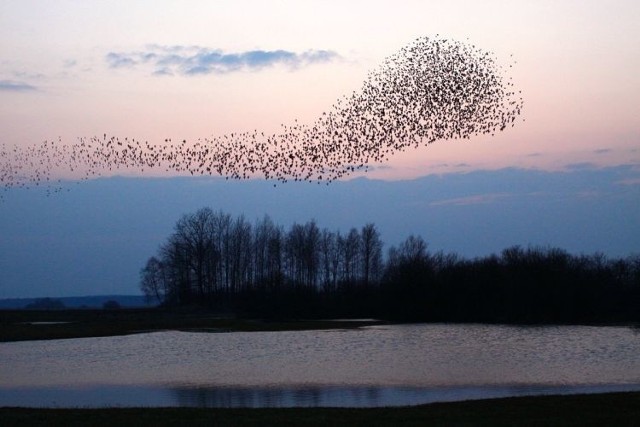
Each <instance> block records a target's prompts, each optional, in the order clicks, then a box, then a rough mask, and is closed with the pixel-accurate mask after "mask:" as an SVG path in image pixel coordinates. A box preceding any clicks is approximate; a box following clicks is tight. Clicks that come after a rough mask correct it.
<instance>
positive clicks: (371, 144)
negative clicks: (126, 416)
mask: <svg viewBox="0 0 640 427" xmlns="http://www.w3.org/2000/svg"><path fill="white" fill-rule="evenodd" d="M507 77H508V76H507V73H505V69H504V68H503V67H502V66H500V65H498V64H497V62H496V60H495V58H494V57H493V55H492V54H491V53H489V52H485V51H483V50H481V49H479V48H476V47H475V46H474V45H470V44H467V43H462V42H457V41H451V40H446V39H441V38H439V37H437V36H436V37H435V38H428V37H422V38H418V39H417V40H415V41H414V42H413V43H411V44H410V45H408V46H406V47H404V48H402V49H401V50H400V51H399V52H397V53H396V54H394V55H392V56H390V57H388V58H387V59H386V60H385V61H384V62H383V64H382V65H381V66H380V67H379V68H378V69H377V70H375V71H373V72H371V73H369V75H368V76H367V79H366V80H365V82H364V84H363V86H362V89H361V90H360V91H359V92H353V93H352V94H351V95H348V96H345V97H343V98H341V99H339V100H338V101H337V102H336V103H335V104H334V105H332V106H331V109H329V110H328V111H327V112H324V113H322V115H321V116H320V117H319V118H318V119H317V120H316V121H315V122H314V123H312V124H300V123H298V122H297V121H295V122H294V124H293V125H289V126H286V125H282V128H281V131H280V132H278V133H275V134H265V133H264V132H259V131H257V130H255V131H253V132H244V133H231V134H227V135H222V136H218V137H213V138H207V139H201V140H198V141H197V142H195V143H188V142H187V141H185V140H183V141H181V142H178V143H175V142H173V141H171V140H165V141H164V142H163V143H158V144H151V143H149V142H146V141H145V142H142V141H138V140H135V139H129V138H124V139H119V138H115V137H110V138H109V137H107V135H106V134H105V135H104V136H103V137H93V138H80V139H79V140H78V141H77V142H75V143H73V144H63V143H62V141H60V140H58V141H45V142H42V143H41V144H38V145H33V146H28V147H22V146H21V147H18V146H16V147H11V148H7V147H5V146H3V145H0V184H1V185H2V187H4V189H5V190H7V189H9V188H12V187H31V186H36V185H43V186H46V187H47V191H48V193H51V192H56V191H60V190H61V189H62V186H61V184H60V181H59V180H56V179H55V178H54V174H59V173H60V172H61V171H62V172H65V171H66V172H74V171H76V172H78V171H80V172H81V173H82V174H83V176H82V178H81V179H90V178H93V177H98V176H104V175H110V174H113V173H115V171H117V170H121V169H123V168H126V169H135V170H137V171H139V172H143V173H144V172H145V171H152V170H161V171H167V172H176V173H179V174H188V175H220V176H224V177H226V178H227V179H247V178H254V177H264V178H265V179H269V180H275V181H279V182H282V183H285V182H287V181H289V180H294V181H311V182H318V183H323V182H324V183H327V184H328V183H330V182H332V181H334V180H336V179H340V178H342V177H344V176H346V175H348V174H351V173H353V172H355V171H357V170H366V169H367V168H368V167H370V166H371V165H373V164H379V163H382V162H385V161H387V160H388V159H389V158H390V157H391V156H392V155H393V154H394V153H397V152H400V151H404V150H406V149H407V148H410V147H418V146H420V145H426V144H430V143H432V142H434V141H438V140H450V139H460V138H470V137H471V136H474V135H480V134H491V135H493V134H495V133H496V132H499V131H503V130H505V129H506V128H507V127H512V126H514V125H515V123H516V118H517V117H518V116H519V115H520V114H521V111H522V107H523V99H522V97H521V96H520V94H519V92H518V93H516V91H515V90H514V85H513V82H512V80H511V78H510V77H508V78H507ZM274 185H275V184H274Z"/></svg>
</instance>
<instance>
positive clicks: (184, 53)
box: [105, 45, 340, 76]
mask: <svg viewBox="0 0 640 427" xmlns="http://www.w3.org/2000/svg"><path fill="white" fill-rule="evenodd" d="M339 58H340V55H338V54H337V53H336V52H334V51H330V50H307V51H305V52H301V53H297V52H291V51H287V50H250V51H245V52H231V53H226V52H224V51H222V50H219V49H208V48H202V47H198V46H158V45H151V46H148V47H147V50H145V51H138V52H109V53H108V54H107V55H106V56H105V60H106V62H107V64H108V66H109V67H110V68H133V67H136V66H144V67H151V69H152V71H151V73H152V74H154V75H186V76H193V75H202V74H224V73H230V72H234V71H241V70H254V71H255V70H260V69H263V68H267V67H271V66H274V65H284V66H287V67H289V68H292V69H296V68H299V67H303V66H307V65H311V64H317V63H324V62H330V61H333V60H336V59H339Z"/></svg>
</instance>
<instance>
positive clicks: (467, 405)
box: [0, 392, 640, 427]
mask: <svg viewBox="0 0 640 427" xmlns="http://www.w3.org/2000/svg"><path fill="white" fill-rule="evenodd" d="M639 423H640V392H622V393H620V392H616V393H598V394H576V395H545V396H528V397H509V398H499V399H483V400H468V401H461V402H442V403H431V404H425V405H417V406H406V407H385V408H355V409H354V408H268V409H266V408H260V409H244V408H242V409H238V408H215V409H208V408H166V407H165V408H141V407H139V408H102V409H60V408H47V409H35V408H24V407H0V424H2V425H3V426H6V427H10V426H22V425H30V426H45V425H46V426H58V425H59V426H69V425H71V426H73V425H92V426H112V425H136V426H147V425H149V426H156V427H157V426H173V425H196V426H199V425H212V424H213V425H220V426H226V425H229V426H231V425H233V426H249V425H311V426H315V425H318V426H320V425H322V426H325V425H333V426H343V425H344V426H351V425H378V426H387V425H388V426H395V425H416V426H418V425H430V424H437V425H491V426H496V425H498V426H502V425H505V426H506V425H540V426H543V425H544V426H548V425H576V426H577V425H581V426H583V425H621V426H624V425H638V424H639Z"/></svg>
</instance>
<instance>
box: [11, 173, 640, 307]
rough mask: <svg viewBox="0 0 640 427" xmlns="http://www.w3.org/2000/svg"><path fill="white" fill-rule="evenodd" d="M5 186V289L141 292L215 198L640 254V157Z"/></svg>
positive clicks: (389, 236)
mask: <svg viewBox="0 0 640 427" xmlns="http://www.w3.org/2000/svg"><path fill="white" fill-rule="evenodd" d="M65 188H69V189H70V191H68V192H67V191H64V192H62V193H61V194H58V195H54V196H50V197H47V196H46V194H45V193H46V191H45V190H44V189H31V190H18V189H13V190H11V191H8V192H5V194H4V200H3V202H2V203H0V216H1V217H2V222H1V223H0V235H2V236H3V238H2V240H1V241H0V271H2V275H0V298H3V297H4V298H10V297H11V298H12V297H38V296H74V295H99V294H136V293H138V273H139V271H140V269H141V268H142V267H143V266H144V263H145V262H146V260H147V259H148V258H149V257H150V256H152V255H154V254H155V253H156V250H157V249H158V246H159V245H160V244H161V243H162V242H164V241H165V239H166V238H167V237H168V236H169V235H170V233H171V232H172V230H173V226H174V224H175V222H176V221H177V220H178V218H179V217H180V216H181V215H182V214H185V213H189V212H194V211H196V210H197V209H199V208H201V207H204V206H208V207H211V208H212V209H214V210H219V209H221V210H223V211H225V212H227V213H230V214H232V215H234V216H237V215H245V217H246V218H247V219H248V220H249V221H251V222H253V221H254V220H257V219H260V218H262V217H263V215H265V214H266V215H269V216H270V217H271V218H272V219H273V220H274V221H275V222H276V223H277V224H280V225H283V226H284V227H285V228H288V227H290V226H291V225H292V224H293V223H294V222H298V223H301V222H306V221H309V220H311V219H315V220H316V222H317V224H318V226H319V227H321V228H325V227H326V228H328V229H329V230H340V231H342V232H348V230H349V229H350V228H351V227H358V228H360V227H361V226H363V225H364V224H365V223H367V222H373V223H375V224H376V225H377V227H378V229H379V231H380V232H381V234H382V239H383V241H384V242H385V252H386V250H387V249H388V248H389V246H391V245H397V244H398V243H400V242H401V241H402V240H404V239H405V238H406V237H408V236H409V235H410V234H419V235H421V236H422V237H424V239H425V240H426V241H427V242H428V244H429V250H430V251H432V252H437V251H440V250H442V251H444V252H447V253H449V252H455V253H458V254H460V255H462V256H465V257H468V258H472V257H475V256H484V255H489V254H491V253H499V252H500V251H501V250H502V249H505V248H506V247H509V246H512V245H522V246H528V245H540V246H554V247H560V248H564V249H567V250H568V251H570V252H572V253H575V254H580V253H585V254H592V253H595V252H602V253H604V254H605V255H608V256H611V257H626V256H628V255H631V254H640V245H639V244H638V242H640V239H639V237H640V221H638V218H640V203H638V200H640V168H638V167H637V166H618V167H610V168H597V167H593V166H590V165H584V164H583V165H575V166H574V167H573V168H572V169H571V170H568V171H563V172H547V171H540V170H538V171H535V170H523V169H515V168H509V169H502V170H496V171H475V172H470V173H454V174H447V175H430V176H426V177H422V178H418V179H413V180H404V181H384V180H371V179H368V178H357V179H353V180H349V181H341V182H336V183H333V184H332V185H330V186H324V185H317V184H310V183H291V184H286V185H279V186H277V187H275V188H274V187H273V186H272V184H271V183H270V182H265V181H262V180H249V181H225V180H222V179H212V178H198V179H190V178H155V179H152V178H122V177H115V178H104V179H99V180H93V181H89V182H84V183H81V184H75V183H68V184H65Z"/></svg>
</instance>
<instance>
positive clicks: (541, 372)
mask: <svg viewBox="0 0 640 427" xmlns="http://www.w3.org/2000/svg"><path fill="white" fill-rule="evenodd" d="M639 355H640V334H639V333H638V330H637V329H633V328H627V327H590V326H554V327H550V326H545V327H519V326H498V325H450V324H412V325H384V326H382V325H381V326H371V327H364V328H359V329H347V330H324V331H284V332H246V333H245V332H230V333H204V332H178V331H165V332H154V333H143V334H136V335H128V336H116V337H103V338H81V339H68V340H50V341H28V342H13V343H1V344H0V406H31V407H48V406H52V407H104V406H203V407H289V406H356V407H372V406H389V405H413V404H420V403H428V402H435V401H452V400H464V399H477V398H487V397H503V396H518V395H533V394H549V393H554V394H560V393H562V394H566V393H581V392H599V391H627V390H640V357H639Z"/></svg>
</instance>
